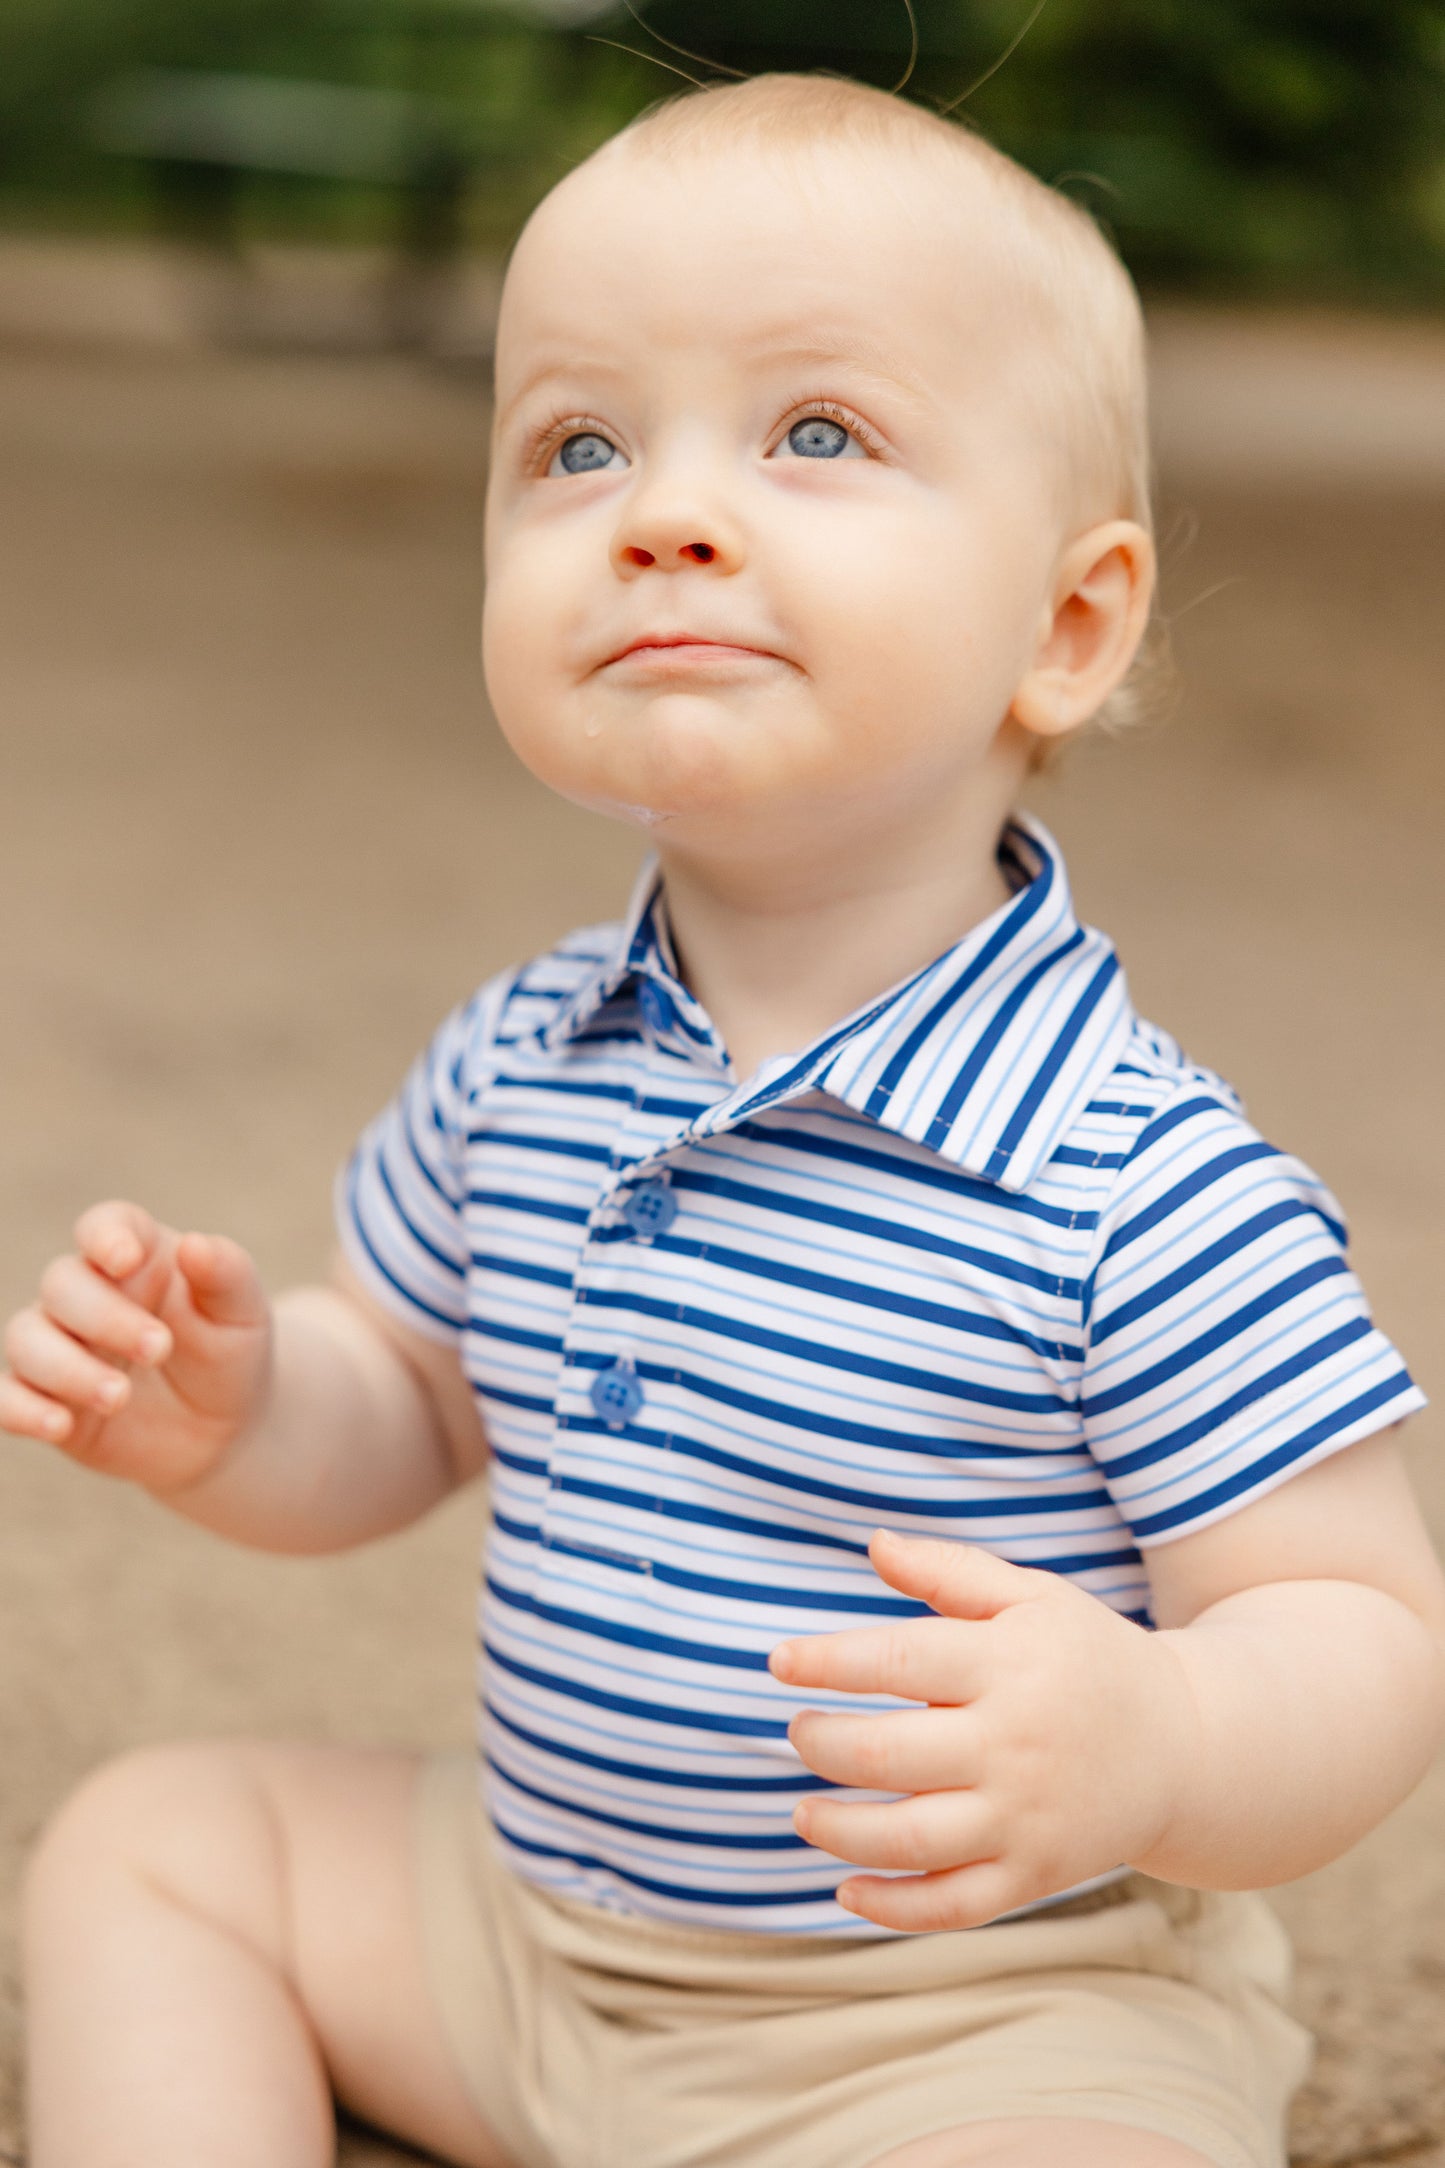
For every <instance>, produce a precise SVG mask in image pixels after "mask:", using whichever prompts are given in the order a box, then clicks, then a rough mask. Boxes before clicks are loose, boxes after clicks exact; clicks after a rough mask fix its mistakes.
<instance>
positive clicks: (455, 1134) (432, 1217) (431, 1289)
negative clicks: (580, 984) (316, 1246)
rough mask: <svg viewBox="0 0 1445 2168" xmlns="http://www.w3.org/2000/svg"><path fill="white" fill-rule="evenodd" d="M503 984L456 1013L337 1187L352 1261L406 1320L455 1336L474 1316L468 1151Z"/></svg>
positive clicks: (432, 1333)
mask: <svg viewBox="0 0 1445 2168" xmlns="http://www.w3.org/2000/svg"><path fill="white" fill-rule="evenodd" d="M498 992H499V989H498V988H494V987H486V988H483V990H482V992H481V993H480V994H477V995H475V996H474V997H473V999H472V1000H471V1001H469V1002H468V1003H467V1004H466V1005H465V1007H463V1008H460V1009H455V1010H453V1012H452V1014H451V1015H450V1016H449V1017H448V1018H447V1020H446V1022H445V1023H444V1024H443V1025H442V1027H441V1029H440V1030H439V1031H438V1032H437V1034H436V1036H435V1038H433V1040H432V1041H431V1044H430V1045H429V1046H428V1047H427V1048H426V1049H425V1051H424V1052H423V1053H422V1054H421V1055H420V1056H419V1057H418V1059H417V1060H416V1061H415V1062H414V1063H413V1064H412V1067H411V1069H410V1071H409V1072H408V1075H407V1077H406V1079H405V1081H404V1083H403V1084H402V1087H401V1089H400V1091H399V1092H398V1093H397V1095H396V1097H395V1098H394V1099H393V1100H392V1102H391V1104H390V1105H389V1106H388V1107H386V1108H384V1109H383V1111H382V1112H381V1113H380V1114H379V1115H378V1116H377V1118H376V1120H375V1121H374V1122H372V1123H371V1125H370V1126H369V1128H367V1129H366V1130H365V1132H364V1133H363V1135H362V1137H361V1139H360V1141H359V1142H358V1144H357V1146H356V1149H355V1151H354V1152H353V1153H352V1155H351V1158H350V1160H349V1162H348V1163H347V1165H346V1166H345V1168H343V1170H342V1172H341V1174H340V1175H339V1176H338V1177H337V1183H336V1221H337V1231H338V1233H339V1235H340V1238H341V1246H342V1249H343V1251H344V1252H345V1255H346V1258H347V1261H348V1263H349V1264H350V1265H351V1267H352V1269H353V1271H354V1272H355V1273H356V1274H357V1276H358V1277H359V1279H360V1280H361V1282H362V1284H363V1285H364V1286H365V1287H367V1288H368V1289H369V1290H370V1291H371V1293H372V1294H374V1295H375V1296H376V1298H377V1300H378V1301H379V1302H381V1303H382V1304H383V1305H384V1306H385V1307H386V1308H387V1309H388V1310H391V1311H392V1312H393V1313H394V1314H395V1315H396V1316H398V1317H399V1318H400V1319H401V1321H402V1323H403V1324H406V1325H410V1326H411V1327H413V1328H414V1329H415V1330H416V1331H418V1332H421V1333H424V1334H425V1335H426V1336H427V1338H428V1339H432V1340H439V1341H452V1342H454V1341H455V1340H456V1339H457V1338H458V1337H459V1335H460V1333H461V1330H462V1327H463V1326H464V1325H465V1323H466V1318H467V1301H466V1280H467V1265H468V1251H467V1241H466V1232H465V1209H466V1201H467V1180H466V1147H467V1128H468V1121H469V1114H470V1108H471V1106H472V1103H473V1101H474V1097H475V1093H476V1090H477V1085H478V1080H479V1077H480V1076H482V1075H484V1074H485V1070H486V1064H487V1053H488V1042H489V1040H490V1038H491V1037H492V1036H493V1035H494V1030H495V1025H494V1022H493V1019H494V1016H495V1012H496V1009H497V1007H498V1000H497V994H498Z"/></svg>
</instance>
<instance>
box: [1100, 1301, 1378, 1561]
mask: <svg viewBox="0 0 1445 2168" xmlns="http://www.w3.org/2000/svg"><path fill="white" fill-rule="evenodd" d="M1372 1330H1373V1328H1372V1326H1371V1324H1370V1321H1369V1319H1368V1318H1367V1317H1357V1318H1352V1319H1351V1321H1350V1322H1349V1324H1347V1325H1341V1326H1340V1327H1339V1328H1338V1330H1337V1331H1335V1332H1331V1333H1326V1334H1325V1336H1324V1337H1323V1339H1320V1340H1316V1341H1315V1342H1314V1344H1313V1345H1312V1346H1310V1347H1307V1348H1302V1349H1301V1350H1300V1352H1299V1353H1298V1354H1297V1355H1292V1356H1291V1357H1290V1358H1289V1359H1288V1361H1286V1362H1282V1363H1277V1364H1276V1365H1275V1367H1274V1369H1273V1370H1266V1371H1265V1372H1264V1373H1263V1375H1262V1376H1260V1377H1257V1378H1251V1379H1250V1381H1249V1383H1248V1384H1247V1385H1243V1386H1241V1387H1240V1389H1239V1391H1238V1392H1237V1393H1232V1394H1231V1395H1230V1397H1229V1398H1228V1399H1227V1400H1221V1401H1220V1402H1218V1404H1217V1405H1216V1406H1214V1407H1212V1408H1206V1410H1205V1411H1204V1413H1203V1414H1202V1415H1197V1416H1195V1418H1194V1420H1193V1422H1191V1423H1185V1424H1184V1425H1183V1427H1182V1428H1181V1429H1179V1430H1172V1431H1170V1432H1169V1433H1168V1435H1167V1436H1166V1437H1163V1438H1153V1439H1151V1440H1150V1442H1149V1444H1148V1445H1141V1446H1140V1447H1139V1449H1138V1451H1137V1452H1133V1453H1123V1454H1120V1456H1119V1458H1118V1459H1117V1460H1112V1459H1109V1458H1107V1457H1106V1456H1104V1455H1102V1454H1101V1455H1100V1465H1101V1466H1102V1467H1103V1469H1104V1470H1105V1473H1106V1476H1107V1479H1108V1481H1109V1482H1110V1484H1111V1485H1112V1484H1115V1483H1118V1482H1121V1481H1122V1480H1123V1478H1124V1477H1125V1476H1129V1475H1135V1474H1137V1473H1138V1471H1139V1469H1141V1468H1152V1467H1153V1466H1154V1464H1155V1463H1156V1462H1157V1461H1161V1460H1167V1459H1168V1458H1169V1456H1170V1455H1171V1454H1172V1453H1182V1452H1183V1451H1184V1449H1185V1447H1186V1446H1191V1445H1197V1444H1198V1443H1199V1441H1200V1439H1201V1438H1207V1437H1209V1436H1210V1434H1211V1433H1212V1432H1213V1431H1216V1430H1218V1429H1220V1427H1221V1426H1222V1425H1223V1424H1225V1423H1227V1422H1228V1421H1229V1420H1230V1418H1231V1417H1232V1416H1235V1415H1240V1414H1242V1413H1243V1411H1244V1410H1245V1409H1246V1408H1249V1407H1252V1406H1253V1405H1254V1403H1255V1402H1256V1401H1257V1400H1263V1399H1265V1398H1266V1397H1267V1395H1268V1394H1270V1393H1277V1392H1278V1391H1279V1389H1280V1387H1281V1386H1283V1385H1290V1384H1293V1382H1294V1380H1295V1379H1296V1378H1302V1377H1305V1376H1307V1375H1308V1373H1309V1372H1310V1371H1311V1370H1315V1369H1318V1367H1319V1366H1320V1364H1321V1363H1325V1362H1328V1361H1329V1360H1330V1358H1331V1357H1332V1356H1334V1355H1338V1354H1341V1353H1342V1352H1343V1350H1344V1349H1345V1348H1347V1347H1353V1346H1354V1344H1355V1342H1356V1341H1357V1340H1363V1339H1365V1338H1366V1337H1367V1336H1368V1334H1369V1333H1370V1332H1371V1331H1372ZM1258 1465H1259V1463H1256V1466H1258ZM1196 1510H1198V1508H1196ZM1135 1533H1136V1534H1137V1533H1138V1531H1137V1530H1136V1531H1135Z"/></svg>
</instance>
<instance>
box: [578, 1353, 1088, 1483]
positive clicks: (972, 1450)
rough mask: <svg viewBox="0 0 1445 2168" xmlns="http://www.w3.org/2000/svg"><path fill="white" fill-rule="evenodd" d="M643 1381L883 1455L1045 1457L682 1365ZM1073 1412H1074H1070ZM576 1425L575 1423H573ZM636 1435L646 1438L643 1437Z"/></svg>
mask: <svg viewBox="0 0 1445 2168" xmlns="http://www.w3.org/2000/svg"><path fill="white" fill-rule="evenodd" d="M612 1365H613V1358H612V1356H611V1355H610V1354H604V1353H601V1352H600V1351H598V1350H597V1349H595V1348H576V1349H574V1350H573V1352H572V1355H571V1358H570V1367H571V1368H573V1369H575V1370H610V1369H611V1368H612ZM635 1368H636V1371H637V1375H638V1377H639V1378H641V1379H643V1380H644V1381H645V1382H646V1383H649V1384H653V1385H670V1386H673V1387H674V1388H676V1389H677V1390H678V1391H680V1392H684V1393H691V1394H692V1395H694V1397H695V1398H696V1399H698V1400H706V1401H711V1402H712V1403H713V1404H714V1405H715V1406H717V1407H723V1408H734V1409H736V1411H737V1412H738V1413H739V1414H740V1415H756V1416H759V1417H761V1419H762V1420H763V1421H764V1422H768V1423H780V1424H783V1425H784V1426H785V1427H786V1428H788V1429H790V1430H801V1431H806V1432H807V1433H808V1435H809V1436H810V1437H814V1438H835V1439H837V1440H838V1442H839V1443H840V1444H843V1443H846V1444H848V1445H871V1446H873V1447H874V1448H875V1449H876V1450H877V1451H878V1452H880V1453H913V1454H917V1455H919V1456H920V1457H921V1458H924V1459H929V1460H956V1459H958V1458H959V1457H960V1455H966V1456H967V1457H968V1458H969V1459H971V1460H1019V1459H1021V1458H1025V1457H1027V1456H1029V1455H1031V1454H1034V1453H1037V1452H1038V1451H1039V1446H1038V1444H1037V1443H1036V1442H1035V1443H1032V1444H1029V1445H1002V1444H1000V1443H998V1442H997V1441H996V1440H993V1439H989V1440H987V1441H985V1440H983V1439H975V1438H965V1437H960V1436H953V1437H948V1436H945V1437H941V1438H938V1437H934V1438H930V1437H925V1436H921V1435H919V1434H918V1433H916V1432H913V1431H906V1430H901V1429H897V1428H893V1427H890V1426H889V1425H888V1424H886V1423H859V1422H854V1421H851V1420H850V1419H849V1418H848V1417H847V1416H845V1415H841V1414H836V1415H835V1414H831V1413H830V1414H822V1413H819V1412H818V1411H817V1410H816V1409H813V1408H805V1407H800V1406H798V1405H797V1404H796V1403H795V1402H793V1401H788V1400H777V1399H774V1398H772V1397H771V1395H769V1394H766V1393H750V1392H744V1391H743V1389H742V1388H741V1386H736V1385H725V1384H724V1383H723V1381H722V1379H721V1378H709V1377H704V1376H703V1375H702V1374H701V1373H700V1372H698V1371H694V1370H684V1369H683V1368H682V1367H681V1365H680V1364H675V1363H657V1362H648V1361H646V1360H645V1359H644V1360H640V1361H638V1362H636V1364H635ZM974 1398H975V1399H976V1400H977V1401H978V1402H979V1403H980V1404H982V1405H985V1406H989V1407H994V1408H1005V1409H1009V1412H1013V1410H1012V1408H1011V1407H1010V1403H1009V1401H1008V1400H1007V1399H1006V1398H1005V1396H1004V1395H1002V1394H999V1395H998V1396H997V1397H995V1398H993V1399H991V1400H990V1399H987V1398H986V1397H985V1394H984V1391H983V1389H982V1388H981V1387H980V1389H979V1391H978V1393H977V1394H976V1395H975V1396H974ZM1021 1412H1022V1413H1024V1414H1031V1415H1052V1414H1058V1413H1062V1412H1065V1410H1064V1409H1063V1407H1062V1405H1061V1404H1059V1403H1054V1402H1047V1401H1044V1400H1042V1399H1040V1400H1037V1401H1033V1402H1029V1403H1028V1404H1026V1405H1024V1406H1023V1407H1022V1409H1021ZM1067 1412H1072V1411H1067ZM569 1420H570V1418H569ZM632 1435H634V1436H641V1435H642V1433H641V1432H640V1431H633V1432H632Z"/></svg>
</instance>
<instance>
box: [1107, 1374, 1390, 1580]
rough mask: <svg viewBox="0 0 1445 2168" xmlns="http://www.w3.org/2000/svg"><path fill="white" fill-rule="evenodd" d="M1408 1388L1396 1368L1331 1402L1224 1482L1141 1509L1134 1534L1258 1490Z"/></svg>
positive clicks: (1173, 1524)
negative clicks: (1345, 1400)
mask: <svg viewBox="0 0 1445 2168" xmlns="http://www.w3.org/2000/svg"><path fill="white" fill-rule="evenodd" d="M1410 1390H1412V1381H1411V1378H1410V1375H1409V1372H1408V1371H1405V1370H1400V1371H1397V1372H1396V1373H1395V1375H1394V1376H1393V1377H1388V1378H1385V1379H1383V1380H1382V1381H1381V1383H1380V1384H1378V1385H1375V1386H1372V1387H1371V1389H1370V1390H1369V1391H1368V1392H1365V1393H1361V1394H1360V1396H1359V1397H1358V1399H1356V1400H1352V1401H1350V1402H1349V1404H1348V1405H1347V1406H1345V1407H1343V1408H1336V1409H1334V1410H1332V1411H1331V1413H1330V1414H1329V1415H1326V1416H1322V1417H1321V1419H1320V1420H1319V1422H1317V1423H1312V1424H1311V1425H1310V1427H1309V1429H1308V1430H1301V1431H1299V1432H1297V1433H1296V1435H1295V1436H1294V1437H1292V1438H1288V1439H1286V1440H1285V1442H1284V1443H1283V1444H1282V1445H1277V1446H1276V1447H1275V1448H1274V1450H1273V1451H1272V1452H1269V1453H1263V1454H1261V1455H1260V1457H1259V1459H1258V1460H1255V1461H1251V1463H1250V1465H1249V1466H1248V1467H1247V1468H1242V1469H1240V1470H1239V1471H1238V1473H1237V1474H1235V1475H1232V1476H1229V1477H1228V1478H1227V1479H1226V1480H1225V1481H1224V1482H1223V1483H1216V1484H1215V1485H1214V1487H1213V1489H1212V1490H1206V1491H1200V1492H1196V1494H1195V1496H1194V1497H1192V1498H1191V1499H1189V1500H1188V1502H1187V1503H1186V1504H1184V1505H1180V1506H1174V1507H1172V1508H1170V1509H1169V1510H1168V1511H1167V1512H1164V1513H1150V1514H1145V1515H1144V1516H1143V1517H1142V1518H1141V1519H1138V1520H1136V1521H1135V1522H1134V1523H1133V1528H1134V1533H1135V1535H1136V1536H1138V1537H1139V1538H1140V1539H1141V1540H1143V1539H1145V1538H1147V1537H1149V1536H1158V1535H1162V1534H1163V1533H1164V1531H1165V1530H1166V1529H1169V1528H1177V1527H1178V1526H1179V1525H1180V1523H1181V1522H1191V1521H1198V1520H1202V1519H1203V1517H1204V1516H1205V1514H1207V1513H1213V1512H1215V1511H1216V1510H1217V1509H1218V1508H1219V1507H1220V1506H1223V1505H1229V1504H1231V1503H1233V1501H1234V1500H1236V1499H1242V1498H1243V1497H1244V1496H1245V1494H1246V1493H1247V1492H1249V1491H1252V1490H1258V1489H1259V1488H1260V1486H1261V1485H1262V1484H1265V1483H1267V1482H1268V1481H1269V1479H1270V1477H1271V1476H1274V1475H1278V1474H1279V1472H1280V1470H1281V1469H1282V1468H1288V1467H1289V1466H1290V1464H1291V1463H1292V1462H1293V1461H1297V1460H1303V1459H1304V1457H1305V1455H1306V1454H1307V1453H1312V1452H1313V1451H1314V1449H1315V1447H1316V1446H1319V1445H1327V1444H1328V1443H1329V1441H1330V1439H1331V1438H1339V1437H1343V1436H1344V1434H1345V1433H1346V1432H1347V1431H1350V1430H1353V1429H1354V1428H1355V1426H1356V1425H1357V1424H1359V1423H1363V1422H1366V1421H1368V1419H1369V1417H1370V1416H1372V1415H1375V1414H1377V1413H1378V1412H1379V1410H1380V1409H1381V1408H1386V1407H1388V1406H1389V1404H1390V1402H1391V1401H1392V1400H1398V1399H1399V1398H1400V1396H1401V1394H1402V1393H1406V1392H1409V1391H1410Z"/></svg>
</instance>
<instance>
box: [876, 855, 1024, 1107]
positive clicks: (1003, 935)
mask: <svg viewBox="0 0 1445 2168" xmlns="http://www.w3.org/2000/svg"><path fill="white" fill-rule="evenodd" d="M1054 881H1055V874H1054V866H1053V861H1052V860H1051V859H1047V858H1046V859H1045V860H1044V862H1043V864H1042V866H1041V867H1040V868H1039V871H1038V873H1037V874H1036V875H1035V876H1034V878H1033V879H1032V880H1031V881H1030V882H1029V885H1028V887H1027V888H1026V889H1024V890H1023V891H1022V892H1021V893H1020V894H1019V895H1018V896H1016V897H1015V898H1014V901H1013V903H1012V904H1011V906H1010V908H1009V910H1008V912H1007V913H1006V915H1005V916H1004V918H1003V920H1002V921H1001V923H1000V925H999V927H998V931H997V932H996V933H994V934H993V935H992V936H991V937H990V939H989V940H987V941H986V942H985V943H984V945H983V947H982V948H981V949H980V950H979V952H978V955H977V956H976V957H974V958H973V960H972V961H971V962H970V963H969V965H968V967H967V969H966V970H964V971H963V972H962V973H961V974H960V975H959V976H958V977H957V978H955V979H954V980H953V981H952V982H951V983H950V984H949V985H948V986H947V987H946V988H945V989H944V991H943V993H942V994H940V996H939V998H938V1000H937V1001H936V1002H934V1004H933V1006H932V1008H931V1009H929V1010H928V1012H927V1014H926V1015H925V1016H924V1017H923V1018H922V1019H921V1021H920V1022H919V1023H918V1024H917V1025H915V1027H914V1028H913V1030H912V1031H911V1032H909V1034H908V1036H907V1038H905V1039H904V1041H903V1043H902V1045H901V1046H900V1047H899V1048H898V1050H897V1051H896V1053H895V1054H894V1055H893V1056H892V1058H891V1060H890V1061H889V1063H888V1066H887V1068H886V1069H885V1070H884V1071H883V1074H882V1076H881V1077H880V1078H879V1080H878V1083H877V1085H876V1086H875V1088H874V1090H873V1093H872V1095H871V1096H870V1098H869V1101H868V1113H869V1114H870V1115H871V1116H872V1117H873V1119H874V1120H875V1121H876V1120H878V1119H880V1118H881V1116H882V1115H883V1114H884V1112H885V1111H886V1109H887V1106H888V1102H889V1100H890V1099H891V1098H892V1096H893V1094H894V1092H895V1091H896V1090H897V1089H898V1086H899V1083H900V1082H901V1081H902V1079H903V1077H904V1076H905V1075H906V1073H907V1071H908V1067H909V1065H910V1063H911V1062H912V1061H913V1060H914V1058H915V1056H916V1055H917V1054H918V1053H919V1052H920V1051H921V1049H922V1048H923V1047H925V1046H926V1045H927V1044H928V1041H929V1040H930V1039H931V1038H932V1037H933V1035H934V1033H935V1031H936V1030H937V1028H938V1026H939V1025H940V1024H941V1023H942V1021H943V1019H944V1017H945V1016H947V1015H949V1014H950V1013H957V1012H958V1011H959V1010H960V1009H961V1008H962V1006H963V1004H964V1001H965V998H966V997H967V996H968V995H969V994H971V993H972V992H973V990H974V988H975V987H976V986H977V984H978V983H979V981H980V979H982V978H985V977H986V976H987V974H988V973H989V972H990V971H991V970H992V969H993V966H994V964H995V963H996V962H997V961H998V959H999V957H1000V956H1002V955H1003V954H1004V952H1005V950H1007V949H1008V948H1010V947H1012V946H1013V945H1014V944H1015V943H1018V942H1019V936H1020V935H1021V934H1022V933H1024V932H1025V931H1026V930H1027V928H1028V926H1029V925H1030V923H1031V921H1032V920H1033V919H1035V918H1036V917H1037V916H1038V914H1039V912H1040V910H1041V909H1042V908H1043V905H1044V904H1045V902H1046V901H1047V900H1048V898H1049V896H1050V894H1051V893H1052V891H1053V888H1054ZM1019 945H1020V946H1021V945H1022V944H1021V943H1020V944H1019Z"/></svg>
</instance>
